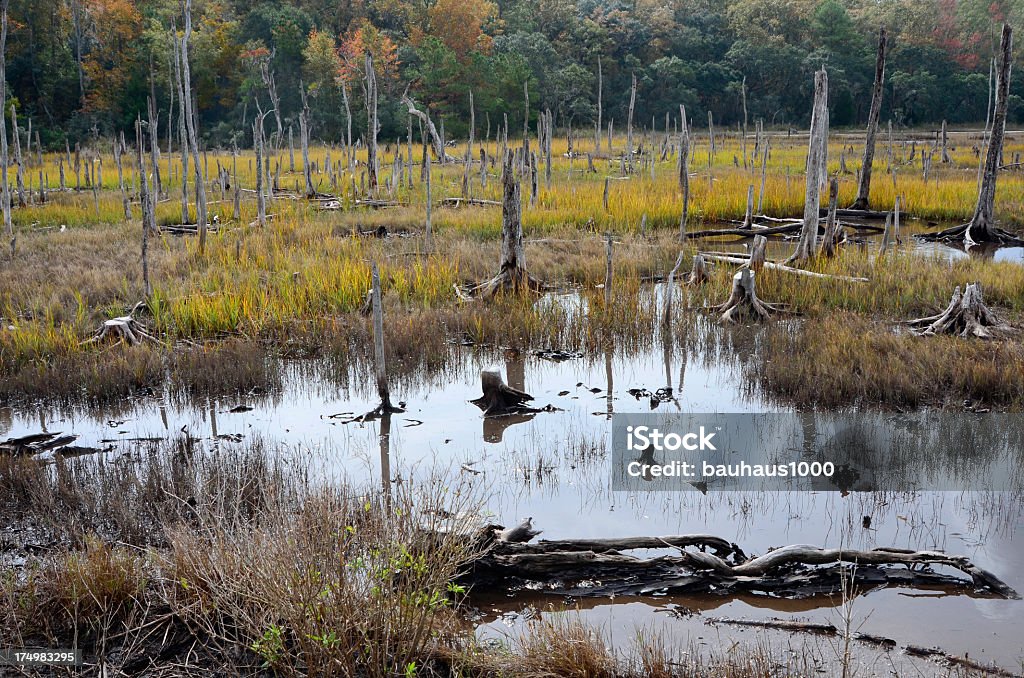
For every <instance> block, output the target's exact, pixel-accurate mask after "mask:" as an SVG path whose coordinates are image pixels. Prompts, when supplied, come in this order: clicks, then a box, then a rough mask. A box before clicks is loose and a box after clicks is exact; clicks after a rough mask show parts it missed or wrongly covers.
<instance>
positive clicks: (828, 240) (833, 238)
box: [821, 177, 843, 257]
mask: <svg viewBox="0 0 1024 678" xmlns="http://www.w3.org/2000/svg"><path fill="white" fill-rule="evenodd" d="M838 200H839V179H837V178H836V177H832V180H831V181H829V184H828V216H827V217H826V218H825V234H824V235H823V236H822V238H821V255H822V256H823V257H833V256H835V254H836V247H837V246H838V245H839V243H840V242H841V241H842V240H843V235H842V227H841V226H840V225H839V221H838V220H837V219H836V203H837V202H838Z"/></svg>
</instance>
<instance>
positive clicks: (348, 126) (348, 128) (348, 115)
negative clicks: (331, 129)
mask: <svg viewBox="0 0 1024 678" xmlns="http://www.w3.org/2000/svg"><path fill="white" fill-rule="evenodd" d="M341 100H342V101H343V102H344V104H345V148H346V150H347V151H348V169H349V171H350V172H351V171H353V170H352V168H353V166H354V165H355V157H356V153H355V149H354V148H353V147H352V108H351V106H350V105H349V103H348V87H346V86H345V83H341ZM354 199H355V197H353V200H354Z"/></svg>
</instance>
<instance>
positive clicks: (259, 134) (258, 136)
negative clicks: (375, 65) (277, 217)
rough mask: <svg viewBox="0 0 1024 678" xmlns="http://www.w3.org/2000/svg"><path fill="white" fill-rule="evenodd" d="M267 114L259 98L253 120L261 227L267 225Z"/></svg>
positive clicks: (257, 210) (257, 208) (258, 215)
mask: <svg viewBox="0 0 1024 678" xmlns="http://www.w3.org/2000/svg"><path fill="white" fill-rule="evenodd" d="M266 117H267V114H266V113H264V112H263V110H262V109H261V108H260V102H259V100H257V101H256V115H255V116H254V117H253V121H252V139H253V150H254V151H256V223H257V224H259V225H260V226H261V227H262V226H266V225H267V197H266V194H265V193H264V192H263V158H264V155H265V143H264V132H263V121H264V119H265V118H266Z"/></svg>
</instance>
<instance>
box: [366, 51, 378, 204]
mask: <svg viewBox="0 0 1024 678" xmlns="http://www.w3.org/2000/svg"><path fill="white" fill-rule="evenodd" d="M378 127H379V125H378V123H377V75H376V74H375V73H374V71H373V57H372V56H370V52H369V51H367V52H366V153H367V159H366V171H367V174H368V179H369V184H370V193H371V194H373V195H376V194H377V131H378Z"/></svg>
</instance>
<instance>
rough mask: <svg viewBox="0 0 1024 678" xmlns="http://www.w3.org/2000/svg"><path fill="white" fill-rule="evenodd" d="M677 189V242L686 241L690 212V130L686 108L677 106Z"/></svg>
mask: <svg viewBox="0 0 1024 678" xmlns="http://www.w3.org/2000/svg"><path fill="white" fill-rule="evenodd" d="M679 118H680V120H681V125H680V128H679V188H680V189H681V190H682V191H683V211H682V214H681V215H680V216H679V241H680V242H683V241H685V240H686V220H687V218H688V217H689V212H690V128H689V126H688V125H687V122H686V107H685V106H683V105H682V104H680V105H679Z"/></svg>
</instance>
